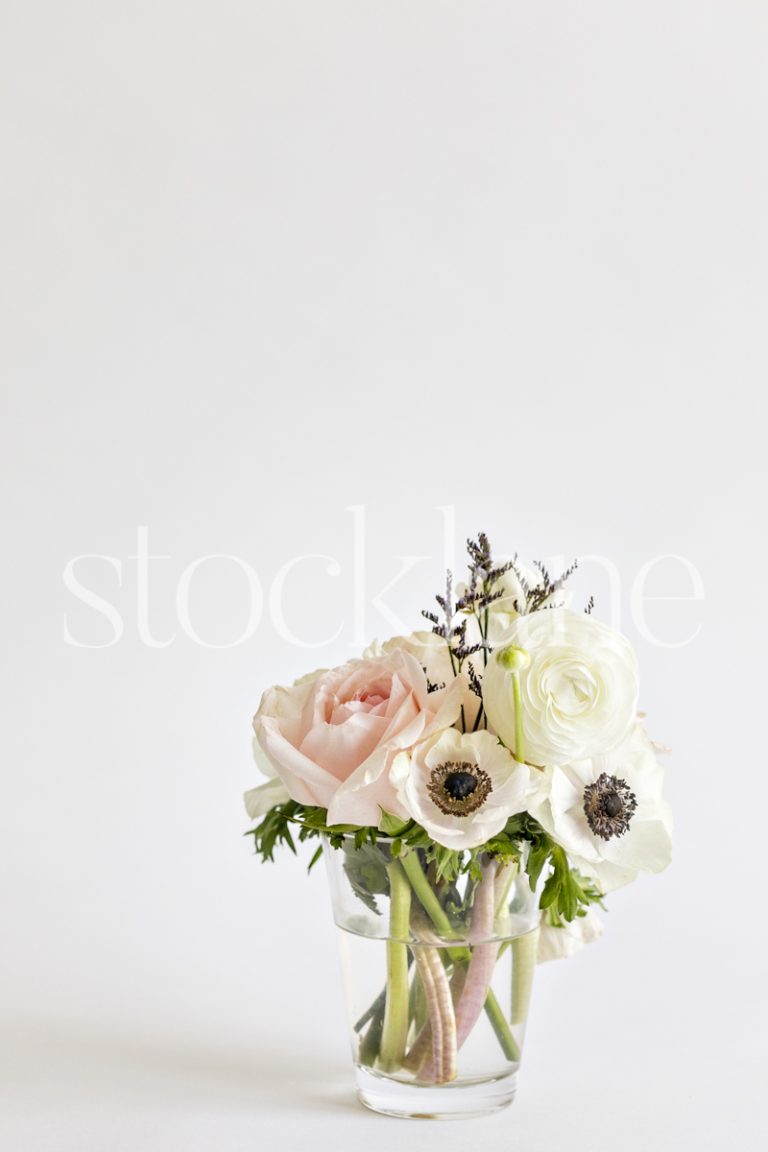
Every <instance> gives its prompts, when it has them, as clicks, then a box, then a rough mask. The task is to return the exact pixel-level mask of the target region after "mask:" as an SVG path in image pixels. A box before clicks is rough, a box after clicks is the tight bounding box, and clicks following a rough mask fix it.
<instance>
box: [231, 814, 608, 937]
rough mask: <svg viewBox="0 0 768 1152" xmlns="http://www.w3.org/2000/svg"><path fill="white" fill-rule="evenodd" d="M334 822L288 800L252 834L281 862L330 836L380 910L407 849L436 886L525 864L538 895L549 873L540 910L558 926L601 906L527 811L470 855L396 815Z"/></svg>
mask: <svg viewBox="0 0 768 1152" xmlns="http://www.w3.org/2000/svg"><path fill="white" fill-rule="evenodd" d="M327 821H328V813H327V811H326V810H325V808H318V807H310V806H306V805H304V804H298V803H297V802H296V801H295V800H289V801H287V802H286V803H284V804H277V805H275V807H274V808H272V809H270V811H269V812H267V813H266V815H265V816H264V818H263V819H262V820H261V822H260V823H259V824H257V825H256V827H255V828H252V829H251V830H250V831H249V832H247V833H246V835H248V836H253V840H254V847H255V850H256V854H257V855H258V856H261V858H262V860H274V851H275V848H276V847H277V846H278V845H286V846H287V847H288V848H289V849H290V850H291V852H293V853H295V852H296V840H298V841H299V843H303V842H304V841H307V840H314V839H318V838H320V837H321V836H325V837H327V839H328V841H329V842H330V844H331V846H332V847H333V848H335V849H340V850H343V851H344V853H345V856H346V859H345V862H344V869H345V871H346V873H347V876H348V878H349V881H350V884H351V886H352V889H353V891H354V892H355V894H356V895H357V896H358V897H359V898H360V899H361V900H362V901H363V902H364V903H365V904H366V906H367V907H368V908H370V909H371V910H372V911H374V912H378V908H377V906H376V901H375V897H376V896H377V895H380V894H386V893H387V892H388V889H389V884H388V879H387V873H386V867H385V863H386V860H387V858H388V857H390V858H392V859H398V857H400V856H402V855H403V853H404V852H406V851H415V850H418V852H419V855H420V857H421V859H422V862H423V864H424V866H425V868H427V869H429V871H430V874H431V875H432V876H433V878H434V881H435V882H437V883H439V882H445V883H447V884H448V885H451V884H454V883H455V882H456V880H457V879H458V878H459V876H461V875H464V874H469V877H470V879H472V880H480V879H481V877H482V872H481V869H480V859H481V857H484V856H485V857H488V856H490V857H491V858H493V859H496V860H499V861H501V862H503V863H505V864H506V863H511V862H514V861H517V862H519V863H520V865H521V867H522V868H523V869H524V870H525V872H526V873H527V875H528V879H529V882H530V885H531V889H532V890H535V889H536V887H537V886H538V884H539V882H540V879H541V877H542V875H546V880H545V882H544V886H543V888H542V891H541V898H540V906H541V908H542V909H545V910H547V911H548V915H549V918H550V922H551V923H553V924H554V923H557V924H560V923H562V921H570V920H573V919H574V918H575V917H576V916H581V915H583V914H584V910H585V908H586V907H587V906H588V905H589V904H593V903H598V904H599V903H600V902H601V894H600V892H599V891H598V889H597V888H596V887H595V886H594V885H593V884H592V883H591V882H590V881H588V880H586V879H585V878H584V877H583V876H581V875H580V874H579V873H578V872H577V871H576V870H575V869H574V868H572V867H571V865H570V863H569V861H568V857H567V855H566V853H565V851H564V850H563V849H562V848H561V847H560V846H559V845H558V844H556V843H555V842H554V841H553V840H552V838H551V836H549V835H548V834H547V832H545V830H544V829H543V828H542V826H541V825H540V824H539V823H538V821H536V820H534V819H533V817H532V816H530V815H529V814H528V813H527V812H521V813H519V814H518V815H516V816H512V817H511V818H510V819H509V820H508V821H507V824H506V826H505V827H504V829H503V830H502V831H501V832H499V833H497V834H496V835H495V836H492V837H491V839H490V840H488V841H486V843H485V844H483V845H481V846H480V847H479V848H473V849H472V850H471V851H466V852H457V851H454V850H453V849H451V848H445V847H443V845H441V844H437V843H435V841H434V840H432V839H431V837H430V836H429V835H428V834H427V832H425V830H424V829H423V828H422V827H421V826H420V825H419V824H416V823H415V821H413V820H408V821H404V820H400V819H398V818H397V817H396V816H393V815H392V814H391V813H386V812H385V813H383V814H382V819H381V822H380V823H381V828H380V829H377V828H358V827H356V826H354V825H351V824H334V825H329V824H328V822H327ZM374 846H375V850H374ZM321 853H322V845H320V846H318V848H317V851H316V852H315V853H314V855H313V856H312V859H311V860H310V863H309V869H308V870H311V869H312V867H313V865H314V864H315V863H316V861H317V860H318V859H319V858H320V855H321Z"/></svg>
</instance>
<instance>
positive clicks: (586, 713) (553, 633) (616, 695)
mask: <svg viewBox="0 0 768 1152" xmlns="http://www.w3.org/2000/svg"><path fill="white" fill-rule="evenodd" d="M507 647H515V648H522V649H524V650H525V651H526V652H527V653H528V656H529V658H530V663H529V664H528V666H527V667H525V668H523V669H521V670H520V671H519V672H518V673H517V675H519V677H520V690H521V691H520V697H521V719H522V729H523V742H524V748H523V750H522V754H523V755H524V757H525V759H526V761H527V762H528V763H530V764H538V765H539V766H543V765H546V764H564V763H568V762H569V761H571V760H575V759H583V758H584V757H587V756H593V755H597V754H599V753H602V752H607V751H609V750H610V749H611V748H615V747H616V745H617V744H619V743H621V741H622V740H623V739H624V737H625V736H626V735H627V732H628V731H629V729H630V727H631V725H632V723H633V722H634V719H635V713H636V711H637V695H638V672H637V659H636V657H635V653H634V650H633V649H632V646H631V644H630V643H629V641H628V640H627V639H626V638H625V637H624V636H622V635H621V633H620V632H616V631H614V629H613V628H609V627H607V625H605V624H601V623H600V622H599V621H598V620H593V619H592V617H591V616H588V615H586V614H585V613H577V612H571V611H569V610H568V609H567V608H551V609H546V610H542V611H539V612H533V613H531V615H529V616H520V617H518V619H517V620H515V622H514V623H513V625H512V627H511V628H510V629H509V631H508V632H507V634H506V636H505V637H504V638H503V641H502V642H501V644H500V645H499V647H498V648H497V649H496V650H495V651H494V653H493V654H492V656H491V658H490V660H489V662H488V667H487V668H486V670H485V675H484V678H483V700H484V703H485V711H486V715H487V716H488V719H489V721H490V723H491V724H492V725H493V728H494V731H495V732H497V733H498V735H499V736H500V738H501V739H502V740H503V741H504V743H505V744H506V745H507V747H508V748H510V749H511V750H512V751H513V752H515V754H516V755H519V754H520V753H519V751H518V749H517V748H516V746H515V709H514V706H513V675H514V673H513V672H512V671H510V670H508V669H507V668H506V667H505V666H504V663H503V662H502V660H501V659H500V657H501V655H502V654H503V652H504V650H505V648H507Z"/></svg>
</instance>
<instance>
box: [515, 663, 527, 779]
mask: <svg viewBox="0 0 768 1152" xmlns="http://www.w3.org/2000/svg"><path fill="white" fill-rule="evenodd" d="M512 703H513V705H514V709H515V759H516V760H518V761H519V762H520V763H521V764H524V763H525V739H524V737H523V700H522V693H521V691H520V673H519V672H518V670H517V669H514V670H513V672H512Z"/></svg>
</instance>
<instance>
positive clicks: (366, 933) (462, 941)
mask: <svg viewBox="0 0 768 1152" xmlns="http://www.w3.org/2000/svg"><path fill="white" fill-rule="evenodd" d="M323 847H324V857H325V862H326V869H327V873H328V878H329V882H330V889H331V900H332V905H333V912H334V919H335V921H336V925H337V927H338V930H339V932H338V935H339V944H340V952H341V961H342V972H343V979H344V986H345V992H346V998H347V1006H348V1012H349V1024H350V1037H351V1042H352V1059H353V1061H354V1066H355V1077H356V1081H357V1094H358V1096H359V1098H360V1100H361V1101H362V1103H363V1104H365V1105H366V1106H367V1107H368V1108H371V1109H373V1110H374V1111H375V1112H382V1113H385V1114H386V1115H390V1116H407V1117H414V1118H416V1117H420V1118H421V1117H423V1118H435V1119H447V1118H451V1117H462V1116H479V1115H483V1114H485V1113H489V1112H495V1111H497V1110H499V1109H501V1108H504V1107H506V1106H507V1105H508V1104H510V1103H511V1102H512V1100H513V1099H514V1096H515V1091H516V1088H517V1076H518V1070H519V1068H520V1059H521V1054H522V1048H523V1039H524V1034H525V1024H526V1019H527V1015H528V1006H529V1003H530V996H531V987H532V981H533V972H534V969H535V966H536V950H537V944H538V924H539V912H538V894H537V893H536V892H532V891H531V887H530V884H529V881H528V877H527V876H526V874H525V872H524V871H521V868H520V866H519V865H518V864H514V863H507V864H502V863H500V862H498V861H496V860H494V859H492V858H491V857H489V856H481V857H480V858H479V860H478V862H477V867H476V868H475V869H474V874H463V875H461V876H459V877H458V878H457V879H453V880H450V881H449V880H448V879H445V878H440V877H438V875H437V869H436V866H435V864H434V863H431V864H429V865H428V864H427V862H426V860H425V858H424V852H423V851H422V850H419V849H415V848H411V849H403V851H402V853H401V854H400V855H399V856H398V857H397V858H396V857H395V856H393V854H392V850H391V845H390V842H389V841H387V840H383V839H380V840H379V841H378V842H377V843H376V844H375V845H371V844H365V845H364V846H362V847H361V848H355V842H354V838H353V837H352V836H345V837H344V838H343V841H342V843H341V846H340V847H333V846H332V845H331V844H330V843H329V841H328V840H327V839H325V841H324V845H323Z"/></svg>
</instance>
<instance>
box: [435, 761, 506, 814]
mask: <svg viewBox="0 0 768 1152" xmlns="http://www.w3.org/2000/svg"><path fill="white" fill-rule="evenodd" d="M492 791H493V781H492V780H491V778H490V776H489V775H488V773H487V772H486V771H485V769H484V768H481V767H480V765H479V764H475V763H472V762H471V761H469V760H446V761H444V762H443V763H442V764H436V765H435V767H434V768H433V769H432V771H431V772H430V774H429V783H428V784H427V792H428V793H429V796H430V799H431V800H432V801H433V802H434V804H436V805H437V807H438V808H439V809H440V811H441V812H444V813H445V815H446V816H470V815H471V814H472V813H473V812H477V810H478V808H482V806H483V804H485V801H486V799H487V798H488V795H489V793H491V792H492Z"/></svg>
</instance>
